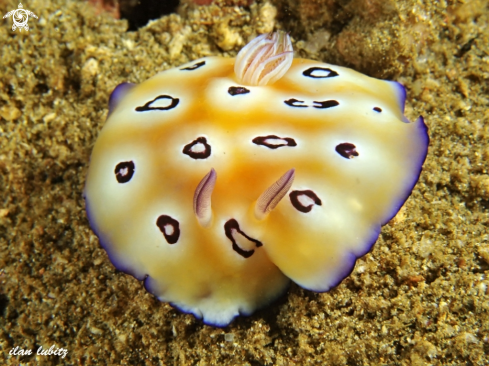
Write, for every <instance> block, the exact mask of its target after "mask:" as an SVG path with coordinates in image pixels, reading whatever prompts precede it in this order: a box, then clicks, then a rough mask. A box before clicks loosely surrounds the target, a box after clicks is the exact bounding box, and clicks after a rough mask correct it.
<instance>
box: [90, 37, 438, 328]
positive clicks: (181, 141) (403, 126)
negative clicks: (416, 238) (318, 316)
mask: <svg viewBox="0 0 489 366" xmlns="http://www.w3.org/2000/svg"><path fill="white" fill-rule="evenodd" d="M405 98H406V93H405V90H404V88H403V87H402V85H400V84H399V83H397V82H392V81H384V80H378V79H374V78H371V77H368V76H365V75H362V74H360V73H358V72H356V71H353V70H351V69H348V68H344V67H340V66H335V65H330V64H325V63H321V62H317V61H312V60H305V59H294V58H293V52H292V45H291V43H290V39H289V37H288V35H286V34H284V33H272V34H266V35H262V36H259V37H258V38H256V39H255V40H253V41H251V42H250V43H249V44H248V45H247V46H245V47H244V48H243V50H242V52H240V54H238V56H237V58H236V59H230V58H223V57H206V58H202V59H199V60H195V61H193V62H190V63H188V64H186V65H182V66H180V67H177V68H173V69H170V70H166V71H163V72H160V73H159V74H157V75H155V76H154V77H152V78H150V79H149V80H147V81H145V82H143V83H141V84H138V85H135V84H127V83H126V84H122V85H120V86H118V87H117V88H116V89H115V90H114V92H113V93H112V95H111V98H110V101H109V116H108V119H107V122H106V124H105V126H104V128H103V129H102V131H101V132H100V135H99V137H98V139H97V142H96V144H95V146H94V149H93V152H92V156H91V160H90V166H89V171H88V175H87V179H86V186H85V191H84V195H85V199H86V210H87V214H88V218H89V222H90V225H91V227H92V229H93V230H94V232H95V233H96V234H97V236H98V237H99V239H100V243H101V245H102V246H103V248H104V249H105V250H106V251H107V253H108V255H109V258H110V260H111V261H112V263H113V264H114V265H115V266H116V267H117V268H118V269H120V270H122V271H124V272H126V273H128V274H131V275H133V276H134V277H136V278H137V279H139V280H141V281H144V285H145V287H146V289H147V290H148V291H150V292H151V293H153V294H154V295H155V296H156V297H157V298H158V299H160V300H161V301H167V302H170V303H171V304H172V305H173V306H175V307H177V308H179V309H181V310H182V311H184V312H187V313H192V314H194V315H195V316H196V317H197V318H201V319H203V321H204V322H205V323H206V324H212V325H216V326H226V325H228V324H229V323H230V322H231V321H232V320H233V319H234V318H235V317H236V316H238V315H249V314H251V313H252V312H253V311H254V310H256V309H257V308H260V307H263V306H265V305H267V304H268V303H270V302H272V301H273V300H274V299H276V298H277V297H279V296H280V295H281V294H283V293H284V292H285V291H286V289H287V287H288V284H289V282H290V281H291V280H292V281H294V282H295V283H297V284H298V285H299V286H302V287H304V288H306V289H309V290H312V291H317V292H323V291H328V290H330V289H331V288H333V287H334V286H337V285H338V284H339V283H340V282H341V281H342V280H343V279H344V278H345V277H346V276H348V275H349V273H350V272H351V271H352V269H353V267H354V265H355V261H356V259H357V258H359V257H361V256H363V255H364V254H366V253H367V252H368V251H369V250H370V249H371V248H372V246H373V244H374V243H375V241H376V240H377V238H378V236H379V233H380V229H381V226H382V225H384V224H386V223H387V222H388V221H389V220H390V219H391V218H392V217H393V216H394V215H395V214H396V213H397V211H398V210H399V209H400V208H401V206H402V205H403V203H404V202H405V200H406V199H407V198H408V197H409V195H410V194H411V191H412V189H413V187H414V185H415V184H416V182H417V181H418V178H419V175H420V173H421V168H422V165H423V163H424V160H425V158H426V154H427V149H428V143H429V137H428V133H427V127H426V125H425V123H424V121H423V118H422V117H419V118H418V119H417V120H416V121H415V122H409V121H408V120H407V119H406V117H404V115H403V113H404V105H405Z"/></svg>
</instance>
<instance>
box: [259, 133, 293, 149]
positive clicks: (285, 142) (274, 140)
mask: <svg viewBox="0 0 489 366" xmlns="http://www.w3.org/2000/svg"><path fill="white" fill-rule="evenodd" d="M252 141H253V143H254V144H257V145H263V146H266V147H268V148H269V149H277V148H279V147H282V146H297V143H296V142H295V140H294V139H293V138H291V137H278V136H275V135H268V136H258V137H255V138H254V139H253V140H252Z"/></svg>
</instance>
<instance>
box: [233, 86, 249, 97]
mask: <svg viewBox="0 0 489 366" xmlns="http://www.w3.org/2000/svg"><path fill="white" fill-rule="evenodd" d="M249 92H250V91H249V89H246V88H245V87H244V86H230V87H229V89H228V93H229V94H231V95H238V94H248V93H249Z"/></svg>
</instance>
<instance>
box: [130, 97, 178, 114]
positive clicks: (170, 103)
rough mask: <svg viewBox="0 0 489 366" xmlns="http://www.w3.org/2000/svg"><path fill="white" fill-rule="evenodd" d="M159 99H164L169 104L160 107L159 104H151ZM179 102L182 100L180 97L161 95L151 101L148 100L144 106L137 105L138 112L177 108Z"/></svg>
mask: <svg viewBox="0 0 489 366" xmlns="http://www.w3.org/2000/svg"><path fill="white" fill-rule="evenodd" d="M157 100H159V101H164V102H166V103H168V105H165V106H159V107H157V106H151V104H153V103H154V102H156V101H157ZM179 102H180V99H178V98H173V97H171V96H169V95H159V96H157V97H156V98H155V99H153V100H150V101H149V102H147V103H146V104H145V105H143V106H142V107H136V112H147V111H167V110H169V109H173V108H175V107H176V106H177V105H178V103H179Z"/></svg>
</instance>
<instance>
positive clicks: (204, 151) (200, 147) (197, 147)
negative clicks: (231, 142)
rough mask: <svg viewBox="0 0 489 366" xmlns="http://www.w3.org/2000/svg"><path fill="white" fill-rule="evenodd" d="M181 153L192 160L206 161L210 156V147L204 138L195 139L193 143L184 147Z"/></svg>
mask: <svg viewBox="0 0 489 366" xmlns="http://www.w3.org/2000/svg"><path fill="white" fill-rule="evenodd" d="M182 152H183V153H184V154H185V155H188V156H190V157H191V158H192V159H207V158H208V157H209V156H211V145H209V144H208V143H207V140H206V138H205V137H197V138H196V139H195V140H194V141H192V142H191V143H189V144H187V145H185V146H184V147H183V150H182Z"/></svg>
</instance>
